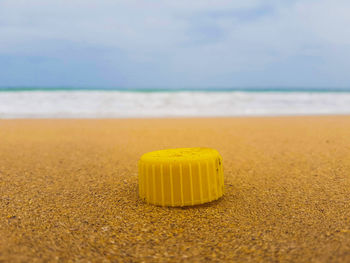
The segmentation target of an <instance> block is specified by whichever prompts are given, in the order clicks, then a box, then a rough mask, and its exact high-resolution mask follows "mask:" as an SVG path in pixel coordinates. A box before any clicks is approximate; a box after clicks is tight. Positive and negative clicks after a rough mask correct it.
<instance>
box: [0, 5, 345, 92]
mask: <svg viewBox="0 0 350 263" xmlns="http://www.w3.org/2000/svg"><path fill="white" fill-rule="evenodd" d="M349 14H350V1H348V0H346V1H345V0H318V1H316V0H315V1H312V0H300V1H297V0H296V1H293V0H286V1H277V0H264V1H262V0H261V1H259V0H237V1H228V0H216V1H214V0H212V1H209V0H201V1H200V0H197V1H189V0H177V1H168V0H162V1H161V0H158V1H157V0H154V1H151V0H149V1H136V0H108V1H107V0H99V1H91V0H75V1H71V0H60V1H58V0H52V1H47V0H29V1H28V0H18V1H13V0H0V86H23V85H24V86H79V87H80V86H90V87H99V86H104V87H109V86H111V87H112V86H113V87H215V86H219V87H237V86H240V87H242V86H249V87H252V86H253V87H258V86H263V87H265V86H298V87H322V86H336V87H350V74H349V69H350V15H349Z"/></svg>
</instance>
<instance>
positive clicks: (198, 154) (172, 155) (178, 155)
mask: <svg viewBox="0 0 350 263" xmlns="http://www.w3.org/2000/svg"><path fill="white" fill-rule="evenodd" d="M217 155H218V152H217V151H216V150H214V149H210V148H201V147H196V148H177V149H167V150H160V151H154V152H149V153H146V154H144V155H142V157H141V160H142V161H161V162H162V161H163V162H168V161H193V160H201V159H209V158H213V157H215V156H217Z"/></svg>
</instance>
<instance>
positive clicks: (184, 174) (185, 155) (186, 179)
mask: <svg viewBox="0 0 350 263" xmlns="http://www.w3.org/2000/svg"><path fill="white" fill-rule="evenodd" d="M223 191H224V178H223V166H222V157H221V156H220V154H219V153H218V152H217V151H216V150H214V149H210V148H180V149H170V150H162V151H156V152H150V153H147V154H144V155H143V156H142V157H141V159H140V161H139V195H140V197H141V198H142V199H144V200H145V201H146V202H147V203H150V204H155V205H162V206H188V205H196V204H203V203H206V202H210V201H213V200H216V199H218V198H220V197H221V196H222V195H223Z"/></svg>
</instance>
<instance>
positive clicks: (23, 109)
mask: <svg viewBox="0 0 350 263" xmlns="http://www.w3.org/2000/svg"><path fill="white" fill-rule="evenodd" d="M306 114H350V93H345V92H344V93H340V92H335V93H330V92H329V93H328V92H326V93H322V92H321V93H316V92H310V93H307V92H286V93H284V92H149V93H143V92H120V91H49V92H46V91H35V92H0V118H127V117H195V116H199V117H205V116H208V117H210V116H275V115H306Z"/></svg>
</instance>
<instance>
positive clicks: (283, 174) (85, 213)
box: [0, 116, 350, 262]
mask: <svg viewBox="0 0 350 263" xmlns="http://www.w3.org/2000/svg"><path fill="white" fill-rule="evenodd" d="M197 146H201V147H212V148H215V149H217V150H218V151H219V152H220V153H221V155H222V157H223V160H224V162H223V164H224V176H225V195H224V197H223V198H221V199H219V200H218V201H215V202H212V203H209V204H205V205H201V206H195V207H188V208H162V207H157V206H152V205H147V204H145V203H143V202H142V201H141V200H140V199H139V198H138V195H137V171H138V169H137V161H138V159H139V158H140V156H141V155H142V154H143V153H145V152H148V151H153V150H159V149H165V148H178V147H197ZM68 260H71V261H82V262H86V261H88V260H89V261H92V262H102V261H106V262H108V261H116V262H118V261H121V262H142V261H146V262H159V261H161V262H164V261H172V262H179V261H189V262H204V261H214V262H215V261H217V262H222V261H225V260H226V261H233V260H235V261H242V262H246V261H267V262H277V261H293V262H345V261H347V262H349V261H350V116H324V117H269V118H267V117H266V118H215V119H214V118H213V119H206V118H203V119H120V120H1V121H0V262H2V261H4V262H8V261H9V262H20V261H22V262H28V261H38V262H41V261H68Z"/></svg>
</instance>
